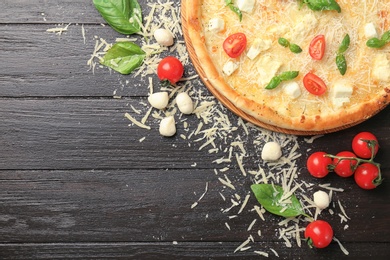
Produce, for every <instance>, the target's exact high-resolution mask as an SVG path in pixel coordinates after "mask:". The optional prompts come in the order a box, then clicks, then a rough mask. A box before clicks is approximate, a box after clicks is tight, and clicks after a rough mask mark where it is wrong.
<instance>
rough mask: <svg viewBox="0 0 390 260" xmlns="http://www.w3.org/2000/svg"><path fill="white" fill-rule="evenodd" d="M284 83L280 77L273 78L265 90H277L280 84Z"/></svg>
mask: <svg viewBox="0 0 390 260" xmlns="http://www.w3.org/2000/svg"><path fill="white" fill-rule="evenodd" d="M280 83H282V80H281V79H280V77H278V76H275V77H273V78H272V79H271V80H270V82H269V83H268V85H267V86H266V87H265V89H274V88H276V87H277V86H279V84H280Z"/></svg>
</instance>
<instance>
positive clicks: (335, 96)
mask: <svg viewBox="0 0 390 260" xmlns="http://www.w3.org/2000/svg"><path fill="white" fill-rule="evenodd" d="M352 92H353V84H352V82H350V81H348V80H338V81H336V82H335V83H334V85H333V87H332V89H331V91H330V98H331V100H332V103H333V106H334V107H335V108H340V107H341V106H342V105H343V104H344V103H348V102H349V101H350V97H351V95H352Z"/></svg>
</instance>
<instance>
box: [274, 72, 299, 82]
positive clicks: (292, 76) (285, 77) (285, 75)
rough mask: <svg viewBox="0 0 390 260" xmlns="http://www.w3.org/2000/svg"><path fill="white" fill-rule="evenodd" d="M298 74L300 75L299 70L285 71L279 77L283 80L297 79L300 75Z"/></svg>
mask: <svg viewBox="0 0 390 260" xmlns="http://www.w3.org/2000/svg"><path fill="white" fill-rule="evenodd" d="M298 75H299V71H285V72H282V73H281V74H280V75H279V78H280V79H281V80H282V81H286V80H291V79H295V78H296V77H298Z"/></svg>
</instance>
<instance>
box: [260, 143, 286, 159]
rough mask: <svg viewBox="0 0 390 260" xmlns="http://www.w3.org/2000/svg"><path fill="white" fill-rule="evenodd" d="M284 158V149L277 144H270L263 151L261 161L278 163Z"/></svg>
mask: <svg viewBox="0 0 390 260" xmlns="http://www.w3.org/2000/svg"><path fill="white" fill-rule="evenodd" d="M280 157H282V148H281V147H280V145H279V144H278V143H277V142H268V143H266V144H265V145H264V147H263V150H262V151H261V159H263V160H264V161H277V160H278V159H279V158H280Z"/></svg>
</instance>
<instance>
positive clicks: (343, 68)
mask: <svg viewBox="0 0 390 260" xmlns="http://www.w3.org/2000/svg"><path fill="white" fill-rule="evenodd" d="M336 65H337V68H338V70H339V71H340V74H341V75H343V76H344V75H345V73H346V72H347V60H346V59H345V56H344V54H339V55H337V56H336Z"/></svg>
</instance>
